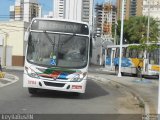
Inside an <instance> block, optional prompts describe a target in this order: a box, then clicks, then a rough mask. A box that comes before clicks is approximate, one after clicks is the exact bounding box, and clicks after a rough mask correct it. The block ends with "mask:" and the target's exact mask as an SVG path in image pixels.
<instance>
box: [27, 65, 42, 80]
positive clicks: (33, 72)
mask: <svg viewBox="0 0 160 120" xmlns="http://www.w3.org/2000/svg"><path fill="white" fill-rule="evenodd" d="M25 70H26V72H27V74H28V76H30V77H32V78H39V76H38V75H37V74H36V72H35V71H34V70H32V69H31V68H29V67H25Z"/></svg>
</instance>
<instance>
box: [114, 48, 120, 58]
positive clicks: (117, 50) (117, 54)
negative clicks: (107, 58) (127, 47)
mask: <svg viewBox="0 0 160 120" xmlns="http://www.w3.org/2000/svg"><path fill="white" fill-rule="evenodd" d="M119 53H120V50H119V48H116V56H115V57H116V58H117V57H119Z"/></svg>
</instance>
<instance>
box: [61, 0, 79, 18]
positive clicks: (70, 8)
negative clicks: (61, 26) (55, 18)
mask: <svg viewBox="0 0 160 120" xmlns="http://www.w3.org/2000/svg"><path fill="white" fill-rule="evenodd" d="M64 13H65V18H66V19H71V20H77V21H81V20H82V0H65V11H64Z"/></svg>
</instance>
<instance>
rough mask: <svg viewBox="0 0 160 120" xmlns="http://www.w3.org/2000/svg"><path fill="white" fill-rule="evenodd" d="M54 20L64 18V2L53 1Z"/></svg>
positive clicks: (59, 0)
mask: <svg viewBox="0 0 160 120" xmlns="http://www.w3.org/2000/svg"><path fill="white" fill-rule="evenodd" d="M53 6H54V7H53V12H54V18H64V0H54V1H53Z"/></svg>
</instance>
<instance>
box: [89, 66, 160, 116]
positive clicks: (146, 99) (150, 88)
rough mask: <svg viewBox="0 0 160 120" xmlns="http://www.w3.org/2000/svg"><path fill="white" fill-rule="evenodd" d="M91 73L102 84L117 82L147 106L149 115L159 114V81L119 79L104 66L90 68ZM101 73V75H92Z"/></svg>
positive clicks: (132, 78)
mask: <svg viewBox="0 0 160 120" xmlns="http://www.w3.org/2000/svg"><path fill="white" fill-rule="evenodd" d="M89 73H90V75H91V76H92V77H93V78H97V80H100V81H101V82H104V83H105V82H107V81H108V80H110V81H113V82H116V83H118V84H120V85H122V86H124V87H126V89H127V90H128V91H130V92H131V93H132V94H133V95H134V96H136V97H137V98H138V99H140V101H142V102H143V103H144V105H145V112H146V113H147V114H157V108H158V84H159V83H158V82H159V81H158V79H145V78H144V80H143V81H141V80H140V78H137V77H130V76H122V77H118V76H116V75H115V73H114V72H109V71H107V70H105V69H104V68H103V67H102V66H93V65H92V66H90V67H89ZM92 73H99V74H92Z"/></svg>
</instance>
